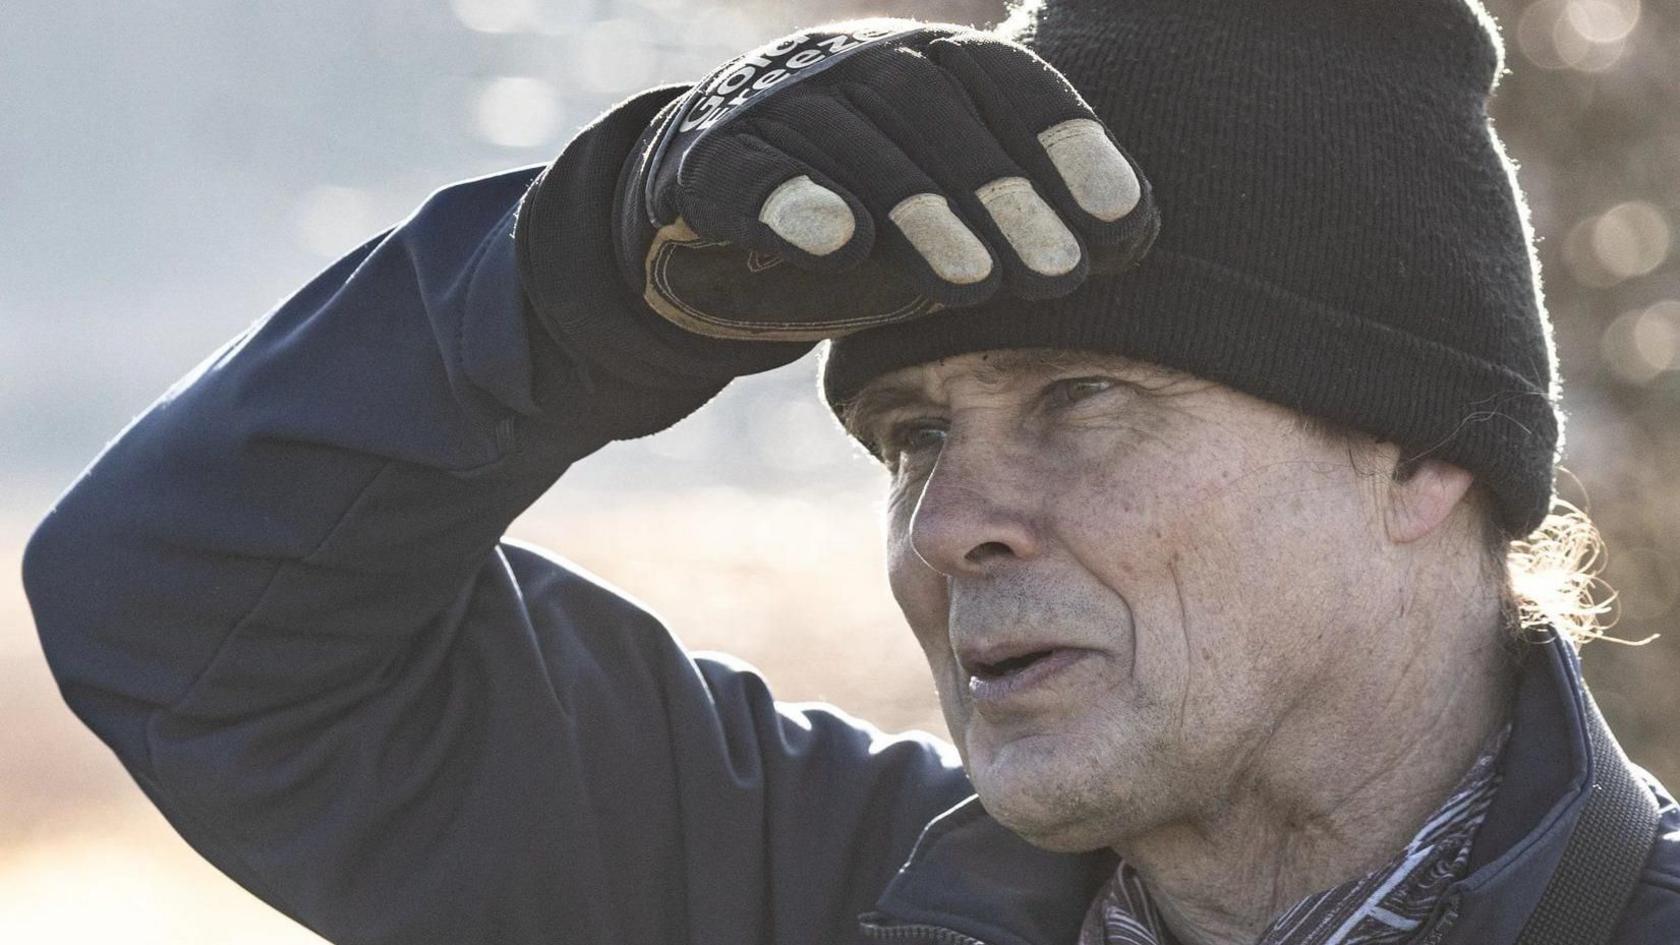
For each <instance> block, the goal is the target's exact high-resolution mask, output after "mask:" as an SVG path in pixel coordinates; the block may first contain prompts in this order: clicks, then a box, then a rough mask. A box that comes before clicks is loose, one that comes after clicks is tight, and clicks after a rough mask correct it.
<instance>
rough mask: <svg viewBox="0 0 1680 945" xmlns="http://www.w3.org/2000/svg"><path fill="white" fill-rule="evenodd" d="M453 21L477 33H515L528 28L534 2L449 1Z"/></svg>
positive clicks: (496, 0) (534, 11)
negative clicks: (459, 22) (453, 16)
mask: <svg viewBox="0 0 1680 945" xmlns="http://www.w3.org/2000/svg"><path fill="white" fill-rule="evenodd" d="M449 8H450V10H452V11H453V12H454V14H455V19H457V20H460V21H461V25H462V26H465V27H466V28H467V29H470V30H474V31H476V32H479V33H516V32H519V31H521V30H523V29H526V28H528V27H529V26H530V24H531V21H532V20H533V19H534V17H535V14H536V3H535V0H449Z"/></svg>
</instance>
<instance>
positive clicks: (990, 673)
mask: <svg viewBox="0 0 1680 945" xmlns="http://www.w3.org/2000/svg"><path fill="white" fill-rule="evenodd" d="M1050 653H1051V651H1050V650H1034V651H1032V652H1031V653H1022V654H1021V655H1020V656H1011V657H1009V658H1008V659H1001V660H998V661H996V662H993V663H987V662H984V661H981V660H976V661H975V662H974V664H973V665H972V666H969V667H968V672H969V675H971V676H973V677H975V678H976V679H1001V678H1003V677H1004V676H1008V675H1010V674H1012V673H1017V672H1020V671H1021V670H1023V669H1026V668H1027V667H1029V666H1031V665H1033V664H1034V663H1037V662H1038V661H1039V660H1041V659H1044V658H1045V657H1047V656H1049V655H1050Z"/></svg>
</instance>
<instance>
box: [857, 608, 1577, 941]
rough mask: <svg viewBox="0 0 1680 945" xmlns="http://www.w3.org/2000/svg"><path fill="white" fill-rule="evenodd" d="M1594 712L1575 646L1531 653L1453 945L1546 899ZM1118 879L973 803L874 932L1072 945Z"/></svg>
mask: <svg viewBox="0 0 1680 945" xmlns="http://www.w3.org/2000/svg"><path fill="white" fill-rule="evenodd" d="M1585 698H1586V696H1585V690H1584V688H1583V684H1582V682H1581V675H1580V662H1579V660H1578V659H1577V657H1576V655H1575V652H1574V650H1573V648H1572V647H1571V646H1570V645H1569V644H1568V643H1566V642H1564V641H1563V640H1561V639H1560V638H1558V637H1556V636H1555V635H1554V636H1550V637H1549V638H1548V639H1547V640H1546V642H1544V643H1539V644H1534V645H1532V646H1530V647H1529V648H1528V650H1527V652H1525V653H1524V655H1523V658H1522V667H1521V673H1520V679H1519V682H1518V686H1517V695H1516V700H1515V702H1514V704H1513V708H1512V722H1511V736H1510V741H1509V742H1508V743H1507V746H1506V749H1505V759H1504V766H1505V767H1504V779H1503V782H1502V784H1501V787H1500V790H1499V793H1498V794H1497V795H1496V796H1495V797H1494V800H1493V804H1492V806H1491V807H1490V808H1489V810H1488V816H1487V820H1486V821H1484V822H1483V824H1482V828H1481V830H1480V832H1479V833H1478V835H1477V838H1476V842H1475V846H1474V848H1473V849H1472V853H1471V860H1470V874H1469V875H1468V876H1466V877H1465V878H1464V879H1463V880H1461V881H1459V882H1458V883H1456V884H1455V885H1454V886H1453V887H1452V889H1451V890H1450V891H1449V892H1448V894H1447V896H1446V897H1445V898H1444V899H1443V904H1442V908H1444V909H1446V910H1449V911H1451V912H1453V913H1455V914H1456V915H1457V918H1456V920H1454V921H1453V922H1452V924H1451V925H1450V928H1449V931H1448V934H1447V935H1446V937H1445V939H1444V940H1443V941H1442V943H1441V945H1472V943H1474V945H1507V943H1510V942H1513V941H1515V940H1516V937H1517V935H1518V933H1519V932H1520V931H1521V929H1522V925H1523V922H1524V921H1525V920H1526V919H1527V917H1528V915H1529V913H1530V912H1532V911H1533V909H1534V905H1535V904H1536V903H1537V902H1538V901H1539V899H1540V895H1541V893H1542V892H1544V891H1545V888H1546V881H1547V880H1548V879H1549V878H1550V877H1551V875H1552V871H1553V870H1554V869H1555V868H1556V866H1557V863H1558V860H1559V858H1561V857H1562V855H1563V848H1564V846H1565V844H1566V843H1567V842H1568V840H1569V835H1570V833H1571V831H1572V830H1573V829H1574V826H1575V822H1576V820H1577V819H1579V817H1580V815H1581V809H1582V807H1583V806H1584V805H1585V803H1586V797H1587V785H1589V784H1591V783H1592V782H1591V778H1592V756H1591V753H1590V751H1589V750H1588V746H1587V733H1586V723H1585V714H1584V713H1585V707H1584V699H1585ZM1116 865H1117V859H1116V857H1115V856H1114V854H1112V853H1110V852H1108V851H1099V852H1094V853H1084V854H1059V853H1050V852H1046V851H1044V850H1040V849H1038V848H1036V847H1033V846H1032V845H1030V844H1028V843H1027V842H1026V841H1025V840H1022V839H1021V838H1020V837H1018V836H1016V835H1015V834H1013V833H1011V832H1010V831H1009V830H1007V829H1006V828H1004V827H1003V826H1002V825H1001V824H999V823H998V822H997V821H995V820H993V819H992V818H991V816H990V815H988V814H987V813H986V812H985V809H984V808H982V807H981V806H980V801H979V798H978V797H974V796H970V797H969V798H968V799H966V800H964V801H963V802H962V803H960V804H958V805H957V806H956V807H953V808H951V809H950V810H948V811H946V812H945V813H943V814H941V815H939V816H938V817H936V818H934V819H933V821H931V822H930V823H929V824H928V825H927V827H926V828H924V829H923V831H922V835H921V837H920V839H918V840H917V842H916V846H915V847H914V849H912V851H911V853H910V857H909V859H908V860H907V861H906V862H905V864H904V866H903V867H901V868H900V869H899V871H898V873H897V875H895V876H894V877H893V879H892V881H891V882H889V883H888V884H887V887H886V889H885V891H883V892H882V894H881V896H880V898H879V900H878V901H877V902H876V906H875V908H876V911H875V912H874V913H871V914H869V915H866V916H864V917H863V920H864V924H865V926H866V927H872V929H873V930H875V932H876V935H875V936H874V937H877V938H896V939H901V940H909V941H943V942H956V941H977V942H981V943H984V945H1069V943H1072V942H1074V941H1075V940H1076V939H1077V938H1078V934H1079V926H1080V923H1081V922H1082V921H1083V920H1084V917H1085V911H1086V909H1087V908H1088V907H1089V906H1090V903H1091V898H1092V897H1093V896H1094V895H1096V892H1097V890H1098V888H1099V887H1101V885H1102V884H1103V882H1104V881H1106V880H1107V879H1108V877H1109V875H1110V874H1111V873H1112V872H1113V871H1114V869H1115V867H1116ZM883 930H896V931H883ZM936 930H942V931H936ZM917 933H919V934H917Z"/></svg>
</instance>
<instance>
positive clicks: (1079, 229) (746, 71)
mask: <svg viewBox="0 0 1680 945" xmlns="http://www.w3.org/2000/svg"><path fill="white" fill-rule="evenodd" d="M615 215H616V222H615V230H616V232H615V234H614V244H615V248H616V255H617V257H618V263H619V266H620V269H621V270H622V271H623V273H624V276H625V279H626V280H627V282H628V283H629V284H630V287H631V289H632V291H633V292H635V293H636V294H637V295H639V296H640V297H641V298H642V299H643V301H645V302H646V303H647V304H648V305H649V306H650V307H651V308H652V309H653V310H654V311H655V312H657V313H659V314H660V315H661V316H663V317H664V318H665V319H667V320H668V321H670V322H672V323H674V324H676V325H678V326H680V327H682V328H683V329H686V330H687V331H690V332H695V333H699V334H702V335H709V336H712V337H716V338H741V339H747V338H751V339H762V340H773V341H812V340H816V339H820V338H834V337H839V336H841V335H844V334H847V333H850V332H853V331H858V330H861V329H864V328H868V327H870V326H874V325H882V324H888V323H891V322H896V321H902V320H905V319H909V318H914V317H917V316H919V315H923V314H926V313H927V312H930V311H933V310H935V309H937V308H940V307H943V306H952V307H955V306H964V305H973V304H976V303H979V302H981V301H984V300H985V299H987V298H989V297H991V296H992V295H993V294H994V293H996V292H997V291H998V290H999V289H1000V288H1002V289H1003V290H1004V291H1006V292H1008V293H1010V294H1012V295H1014V296H1016V297H1019V298H1022V299H1045V298H1053V297H1057V296H1061V295H1065V294H1067V293H1068V292H1071V291H1072V290H1073V289H1074V288H1075V287H1077V286H1078V285H1079V284H1080V283H1081V282H1083V281H1084V279H1085V277H1086V276H1087V274H1088V273H1089V272H1091V271H1093V270H1095V271H1099V272H1111V271H1118V270H1120V269H1123V268H1125V267H1127V266H1130V265H1132V264H1134V263H1136V262H1137V261H1138V260H1139V259H1140V258H1141V257H1142V255H1143V254H1144V253H1145V252H1147V251H1148V248H1149V245H1150V243H1151V242H1152V241H1153V240H1154V237H1155V233H1156V232H1157V230H1158V229H1159V217H1158V216H1157V214H1156V212H1155V208H1154V205H1153V203H1152V201H1151V199H1150V193H1149V184H1148V181H1147V180H1145V179H1144V177H1143V175H1142V174H1141V173H1139V172H1138V170H1137V168H1136V166H1135V165H1134V164H1133V163H1132V162H1131V160H1130V158H1129V157H1127V156H1126V155H1125V151H1124V150H1123V149H1121V148H1120V147H1119V146H1118V144H1116V143H1115V142H1114V140H1113V138H1112V137H1111V136H1110V135H1109V134H1108V132H1107V130H1106V129H1104V127H1103V126H1102V125H1101V123H1099V122H1098V121H1097V119H1096V117H1095V115H1094V114H1093V113H1092V111H1091V109H1090V107H1089V106H1087V105H1086V104H1085V102H1084V100H1083V99H1082V98H1081V97H1080V96H1079V93H1078V92H1077V91H1075V90H1074V88H1073V87H1072V86H1071V85H1070V84H1068V82H1067V80H1066V79H1064V78H1063V77H1062V75H1061V74H1060V73H1058V72H1056V71H1055V70H1054V69H1053V68H1051V67H1050V66H1049V65H1048V64H1047V63H1045V62H1044V61H1043V60H1041V59H1039V58H1038V57H1037V56H1036V55H1034V54H1033V53H1032V52H1030V51H1029V50H1027V49H1026V48H1025V47H1022V46H1019V45H1016V44H1014V43H1009V42H1005V41H1002V40H999V39H997V38H995V37H992V36H990V35H989V34H986V33H982V32H978V31H975V30H971V29H967V28H965V27H958V26H948V25H940V24H932V25H930V24H921V23H915V22H911V21H904V20H867V21H859V22H854V23H842V24H836V25H831V26H826V27H819V28H817V29H813V30H808V31H805V32H801V33H796V34H794V35H791V36H788V37H786V38H784V39H781V40H777V41H776V42H773V43H770V44H768V45H766V46H762V47H760V48H759V49H757V50H754V51H753V52H750V53H747V54H746V55H744V56H742V57H740V58H738V59H735V60H733V61H732V62H730V63H728V64H726V65H725V66H723V67H722V68H720V69H718V70H717V71H716V72H714V73H712V74H711V75H710V76H708V77H707V78H706V79H705V80H703V81H702V82H700V83H699V84H698V85H696V86H695V87H694V88H693V89H691V90H690V91H688V92H687V93H686V94H684V95H682V96H681V97H679V98H677V99H675V100H674V101H672V102H670V103H669V104H668V105H666V106H665V107H664V108H663V109H662V110H661V111H660V112H659V114H658V116H657V117H656V118H655V120H654V121H653V122H652V124H651V125H650V127H649V128H648V130H647V132H646V133H645V134H644V135H643V136H642V139H641V141H640V142H639V143H638V146H637V147H636V148H635V149H634V150H633V151H632V152H631V157H630V160H629V162H628V163H627V164H626V166H625V168H624V170H623V172H622V174H621V175H620V179H619V185H618V195H617V203H616V211H615Z"/></svg>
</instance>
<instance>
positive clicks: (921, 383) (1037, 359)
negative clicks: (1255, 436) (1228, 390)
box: [850, 348, 1184, 414]
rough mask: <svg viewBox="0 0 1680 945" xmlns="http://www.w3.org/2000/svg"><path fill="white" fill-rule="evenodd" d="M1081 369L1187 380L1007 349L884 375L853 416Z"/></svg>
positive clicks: (857, 401)
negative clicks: (951, 390)
mask: <svg viewBox="0 0 1680 945" xmlns="http://www.w3.org/2000/svg"><path fill="white" fill-rule="evenodd" d="M1080 370H1091V371H1102V372H1104V373H1109V374H1116V375H1120V376H1123V377H1127V378H1143V377H1157V378H1162V379H1166V378H1169V377H1180V376H1184V375H1182V373H1181V372H1178V371H1174V370H1172V369H1170V368H1165V367H1162V366H1160V365H1156V364H1150V363H1149V362H1146V361H1139V360H1137V359H1135V358H1128V357H1125V356H1124V355H1118V354H1108V353H1105V352H1101V351H1090V350H1080V349H1075V348H1003V349H999V350H995V351H979V352H974V353H971V354H962V355H955V356H952V357H949V358H941V359H939V360H937V361H927V362H924V363H922V364H915V365H911V366H909V367H903V368H899V369H898V370H896V371H892V372H890V373H887V374H883V375H881V376H880V377H877V378H875V379H873V380H871V381H870V382H869V383H868V384H866V385H864V387H863V389H862V390H860V391H859V392H858V395H857V396H856V397H854V398H853V399H852V402H851V411H850V412H852V413H854V414H861V413H864V412H866V411H874V410H879V409H882V408H885V407H888V406H891V405H893V404H896V403H902V402H905V401H924V400H938V399H940V398H941V397H942V395H943V391H944V388H945V387H947V386H948V385H949V384H950V383H951V382H953V381H956V380H959V379H960V380H963V381H965V382H971V383H974V384H976V385H979V386H980V387H1007V386H1009V385H1011V384H1016V383H1022V382H1029V381H1032V380H1035V379H1037V378H1040V377H1042V376H1044V375H1048V374H1064V373H1067V372H1070V371H1080Z"/></svg>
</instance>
